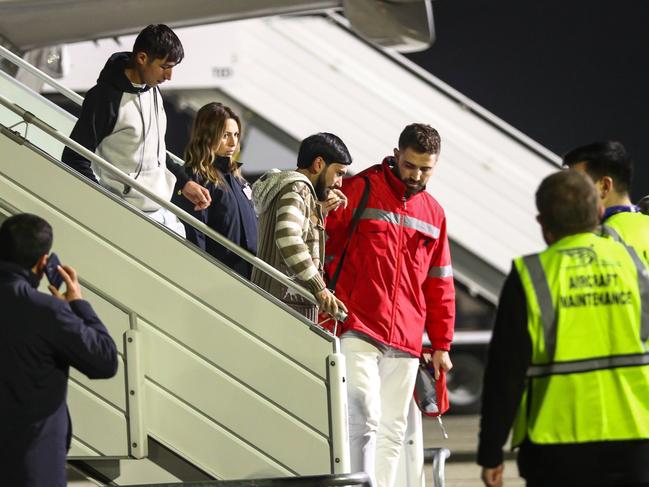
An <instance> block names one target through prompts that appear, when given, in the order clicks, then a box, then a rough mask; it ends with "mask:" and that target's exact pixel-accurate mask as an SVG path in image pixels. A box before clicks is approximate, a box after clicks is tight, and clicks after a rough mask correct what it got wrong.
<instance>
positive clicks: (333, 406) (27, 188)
mask: <svg viewBox="0 0 649 487" xmlns="http://www.w3.org/2000/svg"><path fill="white" fill-rule="evenodd" d="M0 94H1V95H2V98H1V99H0V101H1V102H2V106H0V123H1V124H2V126H3V127H2V134H1V135H0V153H1V154H2V158H1V160H0V214H1V215H2V217H1V218H4V217H6V216H7V215H11V214H14V213H18V212H30V213H35V214H38V215H40V216H42V217H43V218H45V219H46V220H48V221H49V222H50V223H51V224H52V226H53V228H54V235H55V237H54V247H53V250H54V251H56V252H57V253H58V254H59V256H60V257H61V260H62V261H63V262H64V263H66V264H70V265H72V266H73V267H75V268H76V269H77V271H78V273H79V276H80V281H81V283H82V286H83V293H84V297H85V298H86V299H87V300H88V301H90V302H91V303H92V305H93V307H94V308H95V310H96V311H97V313H98V314H99V316H100V317H101V318H102V319H103V320H104V322H105V324H106V325H107V327H108V329H109V331H110V333H111V335H112V337H113V338H114V339H115V342H116V343H117V344H118V348H119V352H120V359H119V360H120V363H119V371H118V373H117V376H116V377H114V378H113V379H110V380H95V381H90V380H88V379H87V378H85V377H84V376H83V375H81V374H79V373H77V372H76V371H71V375H70V382H69V397H68V403H69V407H70V412H71V415H72V421H73V427H74V430H73V432H74V433H73V434H74V436H73V442H72V449H71V452H70V457H71V458H83V459H85V460H90V459H93V458H95V459H99V458H101V459H103V460H104V461H110V460H112V461H113V464H115V463H116V461H118V460H121V467H120V468H121V470H120V469H117V470H116V471H115V473H114V475H112V476H111V478H112V479H114V482H115V483H116V484H117V485H119V484H120V480H121V479H124V478H126V477H128V480H129V482H130V483H132V482H135V483H137V481H141V482H144V481H146V482H152V481H160V482H162V481H174V480H191V479H208V478H217V479H238V478H259V477H284V476H295V475H299V476H302V475H315V474H327V473H342V472H347V471H348V468H349V459H348V451H347V448H348V447H347V425H346V418H345V411H346V393H345V388H344V384H343V382H344V360H343V357H342V356H341V355H340V353H339V342H338V340H337V339H336V338H335V337H334V336H332V335H330V334H329V333H327V332H325V331H323V330H321V329H320V328H318V327H317V326H314V325H312V324H311V323H309V322H308V321H306V320H305V319H304V318H302V317H300V316H299V315H298V314H296V313H295V312H293V311H291V310H290V309H288V308H287V307H286V306H285V305H283V304H282V303H280V302H279V301H277V300H275V299H273V298H272V297H270V296H268V295H267V294H265V293H264V292H262V291H261V290H259V289H258V288H256V287H255V286H253V285H251V284H250V283H249V282H247V281H245V280H244V279H242V278H240V277H239V276H237V275H235V274H234V273H232V272H231V271H229V270H228V269H227V268H225V267H224V266H222V265H221V264H220V263H219V262H217V261H215V260H214V259H212V258H211V257H210V256H208V255H206V254H205V253H202V252H201V251H199V250H198V249H197V248H196V247H194V246H192V245H191V244H189V243H188V242H186V241H185V240H183V239H181V238H179V237H178V236H176V235H175V234H173V233H172V232H170V231H168V230H167V229H165V228H163V227H162V226H160V225H158V224H157V223H155V222H153V221H151V220H149V219H147V218H145V217H144V215H143V214H142V213H140V212H139V211H137V210H135V209H134V208H132V207H130V206H128V205H127V204H125V203H124V202H123V201H121V200H120V199H119V198H116V197H115V196H114V195H112V194H110V193H109V192H107V191H104V190H102V189H101V188H98V187H97V186H96V185H94V184H92V183H90V182H89V181H87V180H86V179H85V178H83V177H81V176H80V175H79V174H77V173H75V172H74V171H71V170H70V169H69V168H67V167H66V166H64V165H63V164H62V163H60V162H59V160H58V158H59V156H60V154H61V152H62V149H63V144H62V143H61V140H64V139H63V137H61V135H63V136H66V135H67V134H69V132H70V130H71V128H72V126H73V124H74V117H72V116H70V115H69V114H68V113H67V112H64V111H63V110H61V109H60V108H58V107H57V106H55V105H54V104H52V103H50V102H49V101H48V100H46V99H45V98H43V97H42V96H40V95H39V94H36V93H34V92H32V91H31V90H29V89H28V88H26V87H24V86H22V85H20V83H18V82H17V81H15V80H14V79H13V78H11V77H9V76H8V75H6V74H5V73H3V72H0ZM12 104H13V105H12ZM15 105H18V106H19V108H16V107H15ZM11 106H13V108H12V110H10V109H9V107H11ZM21 109H24V110H27V111H28V112H30V113H31V114H33V115H34V117H35V118H37V119H40V120H42V121H43V122H39V121H38V120H36V119H34V120H33V123H30V124H28V126H27V127H25V125H24V124H20V123H18V122H20V121H21V119H22V118H21V117H23V116H24V117H25V118H29V117H30V115H29V114H27V115H24V114H23V112H22V110H21ZM17 123H18V125H16V124H17ZM34 124H40V126H41V128H42V129H43V130H41V129H38V128H36V127H35V126H34ZM13 125H16V126H15V127H14V128H13V130H15V131H17V132H20V133H21V134H26V139H24V138H23V137H21V136H18V135H16V133H15V132H14V133H12V131H11V130H9V129H8V127H10V126H13ZM48 127H49V128H48ZM48 130H52V131H58V132H59V134H61V135H59V136H58V140H57V138H55V137H53V136H52V135H50V134H48V133H46V131H48ZM53 133H54V132H53ZM131 184H132V186H133V187H135V188H138V184H137V183H136V182H133V183H131ZM186 217H187V218H191V217H189V216H188V215H187V216H186ZM194 221H196V220H194ZM196 222H197V221H196ZM197 223H198V222H197ZM204 228H207V227H204ZM230 245H232V244H230ZM242 252H243V251H242ZM248 255H249V254H248ZM262 264H263V263H262ZM276 274H278V275H279V273H277V272H276ZM279 276H281V275H279ZM302 292H306V291H304V290H303V291H302ZM150 450H151V451H150ZM153 450H155V451H153ZM165 457H167V458H173V459H175V460H174V461H175V463H176V464H182V465H184V467H183V468H185V469H187V468H189V470H190V471H192V472H193V473H191V474H188V475H187V476H188V477H189V478H187V476H186V477H185V478H182V477H183V475H182V474H179V473H177V472H176V471H177V470H178V469H175V470H174V469H173V468H171V467H165V466H164V465H163V463H164V462H162V460H161V459H163V458H165ZM126 459H131V460H130V461H125V460H126ZM171 463H173V462H171ZM127 471H128V472H127Z"/></svg>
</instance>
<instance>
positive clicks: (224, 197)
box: [172, 167, 257, 279]
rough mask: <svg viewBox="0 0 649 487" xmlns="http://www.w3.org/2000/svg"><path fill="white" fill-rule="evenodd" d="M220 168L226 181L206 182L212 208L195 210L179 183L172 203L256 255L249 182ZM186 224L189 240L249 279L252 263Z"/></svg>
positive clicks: (253, 211)
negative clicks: (183, 194)
mask: <svg viewBox="0 0 649 487" xmlns="http://www.w3.org/2000/svg"><path fill="white" fill-rule="evenodd" d="M220 169H222V170H223V171H222V172H221V174H222V176H223V179H224V180H225V182H226V184H225V185H219V186H215V185H214V184H212V183H207V184H206V185H205V187H206V188H207V189H208V190H209V192H210V195H211V197H212V204H211V205H210V206H209V208H207V209H205V210H203V211H199V212H197V211H194V209H193V204H192V203H191V202H189V201H188V200H187V199H186V198H184V197H183V196H180V195H178V191H177V190H178V186H177V188H176V189H177V190H176V191H175V192H174V197H173V198H172V202H174V203H175V204H176V205H178V206H179V207H180V208H182V209H183V210H185V211H187V212H188V213H190V214H191V215H192V216H194V217H195V218H197V219H198V220H200V221H202V222H203V223H205V224H207V226H209V227H210V228H212V229H214V230H215V231H217V232H218V233H220V234H221V235H223V236H224V237H226V238H227V239H228V240H230V241H231V242H233V243H235V244H237V245H238V246H240V247H243V248H244V249H246V250H247V251H248V252H250V253H252V254H253V255H256V254H257V215H256V214H255V209H254V206H253V203H252V198H251V195H252V193H251V192H250V185H249V184H248V183H247V182H242V181H241V180H239V179H238V178H237V177H235V176H234V175H233V174H232V173H230V172H225V168H224V167H221V168H220ZM188 177H192V178H193V179H194V180H196V181H197V182H198V183H200V184H203V181H202V180H200V178H197V177H196V176H194V175H191V176H190V175H189V174H188ZM183 224H184V225H185V232H186V235H187V240H189V241H190V242H193V243H195V244H196V245H198V246H199V247H200V248H201V249H203V250H205V251H207V252H208V253H209V254H210V255H212V256H214V257H215V258H217V259H218V260H220V261H221V262H223V263H224V264H225V265H227V266H228V267H230V268H231V269H232V270H234V271H236V272H238V273H239V274H240V275H242V276H243V277H245V278H247V279H250V275H251V273H252V266H251V265H250V264H249V263H248V262H246V261H245V260H243V259H242V258H241V257H239V256H238V255H237V254H235V253H233V252H231V251H229V250H227V249H226V248H225V247H223V246H222V245H220V244H219V243H217V242H215V241H214V240H212V239H211V238H206V237H205V235H204V234H203V233H202V232H198V231H196V230H195V229H194V228H193V227H191V226H189V225H187V224H186V223H184V222H183Z"/></svg>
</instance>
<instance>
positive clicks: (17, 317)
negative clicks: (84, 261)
mask: <svg viewBox="0 0 649 487" xmlns="http://www.w3.org/2000/svg"><path fill="white" fill-rule="evenodd" d="M51 247H52V227H51V226H50V225H49V223H47V222H46V221H45V220H43V219H42V218H40V217H38V216H36V215H30V214H20V215H16V216H12V217H10V218H8V219H7V220H6V221H5V222H4V223H3V224H2V226H0V313H1V315H0V316H2V318H1V319H0V478H1V479H2V481H1V482H0V483H2V484H3V485H11V486H12V487H23V486H24V487H41V486H42V487H45V486H47V487H59V486H60V487H65V485H66V475H65V461H66V455H67V451H68V449H69V447H70V439H71V435H72V429H71V424H70V417H69V415H68V410H67V405H66V395H67V382H68V369H69V367H70V366H73V367H75V368H76V369H78V370H79V371H81V372H82V373H84V374H86V375H87V376H88V377H90V378H109V377H112V376H114V375H115V373H116V372H117V348H116V347H115V342H114V341H113V339H112V338H111V337H110V335H109V334H108V331H107V330H106V327H105V326H104V325H103V324H102V323H101V321H100V320H99V318H98V317H97V315H96V314H95V312H94V311H93V309H92V307H91V306H90V304H89V303H88V302H87V301H84V300H83V299H82V297H81V288H80V286H79V282H78V280H77V274H76V272H75V270H74V269H72V268H71V267H68V266H59V267H58V268H57V270H58V273H59V274H60V275H61V277H62V278H63V281H64V282H65V285H66V290H65V293H61V292H59V291H58V290H57V289H56V288H55V287H54V286H52V285H50V286H49V290H50V292H51V293H52V296H50V295H48V294H45V293H41V292H39V291H38V290H37V287H38V284H39V282H40V280H41V278H42V277H43V273H44V269H45V265H46V263H47V260H48V258H49V252H50V249H51Z"/></svg>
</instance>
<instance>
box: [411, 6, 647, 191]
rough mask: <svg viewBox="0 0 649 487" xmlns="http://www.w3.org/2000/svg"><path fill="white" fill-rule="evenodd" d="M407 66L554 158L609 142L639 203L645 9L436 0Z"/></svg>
mask: <svg viewBox="0 0 649 487" xmlns="http://www.w3.org/2000/svg"><path fill="white" fill-rule="evenodd" d="M433 11H434V16H435V29H436V34H437V40H436V41H435V43H434V44H433V46H432V47H431V48H430V49H428V50H427V51H424V52H420V53H416V54H411V55H408V57H409V58H410V59H411V60H413V61H415V62H416V63H418V64H419V65H421V66H422V67H424V68H426V69H427V70H428V71H429V72H431V73H432V74H434V75H435V76H437V77H438V78H440V79H441V80H443V81H445V82H446V83H448V84H450V85H451V86H452V87H453V88H455V89H457V90H458V91H460V92H461V93H463V94H464V95H466V96H468V97H469V98H471V99H473V100H474V101H476V102H477V103H479V104H481V105H482V106H484V107H485V108H486V109H488V110H489V111H491V112H492V113H494V114H495V115H497V116H498V117H500V118H501V119H503V120H505V121H506V122H507V123H509V124H510V125H512V126H514V127H516V128H517V129H519V130H521V131H522V132H524V133H525V134H527V135H528V136H530V137H531V138H532V139H534V140H536V141H537V142H539V143H541V144H543V145H545V146H546V147H548V148H549V149H550V150H552V151H554V152H555V153H557V154H559V155H561V154H563V153H565V152H566V151H568V150H569V149H571V148H573V147H575V146H577V145H582V144H587V143H590V142H593V141H595V140H605V139H612V140H619V141H620V142H622V143H623V144H624V145H625V146H626V148H627V150H628V151H629V152H630V153H631V155H632V157H633V159H634V161H635V171H636V174H635V177H634V183H633V192H632V193H633V200H634V201H636V200H637V199H639V198H640V197H641V196H644V195H646V194H649V1H646V0H615V1H605V0H543V1H531V0H490V1H487V0H436V1H434V2H433Z"/></svg>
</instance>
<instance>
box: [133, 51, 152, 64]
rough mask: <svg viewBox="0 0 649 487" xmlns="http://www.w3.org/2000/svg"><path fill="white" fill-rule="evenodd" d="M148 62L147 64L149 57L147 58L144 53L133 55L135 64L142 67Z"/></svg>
mask: <svg viewBox="0 0 649 487" xmlns="http://www.w3.org/2000/svg"><path fill="white" fill-rule="evenodd" d="M148 62H149V56H147V53H146V52H143V51H140V52H136V53H135V64H139V65H140V66H144V65H145V64H147V63H148Z"/></svg>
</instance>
